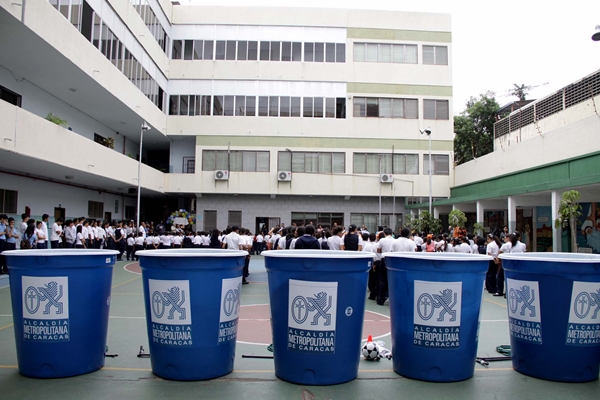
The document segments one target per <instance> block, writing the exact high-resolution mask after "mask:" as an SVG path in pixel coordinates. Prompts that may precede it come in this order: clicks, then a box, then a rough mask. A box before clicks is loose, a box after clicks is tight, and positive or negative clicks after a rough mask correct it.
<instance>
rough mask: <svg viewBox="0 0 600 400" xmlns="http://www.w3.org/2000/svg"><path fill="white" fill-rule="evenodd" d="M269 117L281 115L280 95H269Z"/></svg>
mask: <svg viewBox="0 0 600 400" xmlns="http://www.w3.org/2000/svg"><path fill="white" fill-rule="evenodd" d="M269 117H279V97H277V96H270V97H269Z"/></svg>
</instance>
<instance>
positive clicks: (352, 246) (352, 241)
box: [340, 224, 363, 251]
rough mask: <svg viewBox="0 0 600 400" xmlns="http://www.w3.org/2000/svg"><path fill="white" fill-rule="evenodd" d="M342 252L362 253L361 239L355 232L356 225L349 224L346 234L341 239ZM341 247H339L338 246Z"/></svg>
mask: <svg viewBox="0 0 600 400" xmlns="http://www.w3.org/2000/svg"><path fill="white" fill-rule="evenodd" d="M343 241H344V250H347V251H362V247H363V243H362V237H360V236H359V235H358V233H357V232H356V225H354V224H351V225H350V226H349V227H348V233H347V234H346V236H344V238H343ZM340 247H341V246H340Z"/></svg>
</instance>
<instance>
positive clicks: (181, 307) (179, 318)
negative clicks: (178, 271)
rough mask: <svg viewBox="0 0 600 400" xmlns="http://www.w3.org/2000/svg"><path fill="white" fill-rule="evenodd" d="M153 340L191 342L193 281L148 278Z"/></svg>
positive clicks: (188, 343)
mask: <svg viewBox="0 0 600 400" xmlns="http://www.w3.org/2000/svg"><path fill="white" fill-rule="evenodd" d="M148 295H149V299H150V314H151V316H150V317H151V321H152V340H153V342H154V343H158V344H162V345H167V346H191V345H192V307H191V301H190V281H187V280H156V279H148Z"/></svg>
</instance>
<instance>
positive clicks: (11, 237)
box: [0, 217, 21, 274]
mask: <svg viewBox="0 0 600 400" xmlns="http://www.w3.org/2000/svg"><path fill="white" fill-rule="evenodd" d="M20 238H21V234H20V232H19V230H18V229H17V228H16V227H15V219H14V218H12V217H10V218H9V219H8V225H7V227H6V243H5V244H4V250H5V251H9V250H15V249H16V248H17V243H19V239H20ZM0 273H2V274H8V266H7V265H6V263H4V265H3V268H2V271H0Z"/></svg>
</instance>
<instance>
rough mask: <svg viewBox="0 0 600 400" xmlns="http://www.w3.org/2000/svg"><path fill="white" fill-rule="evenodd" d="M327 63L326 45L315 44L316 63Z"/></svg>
mask: <svg viewBox="0 0 600 400" xmlns="http://www.w3.org/2000/svg"><path fill="white" fill-rule="evenodd" d="M323 61H325V43H315V62H323Z"/></svg>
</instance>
